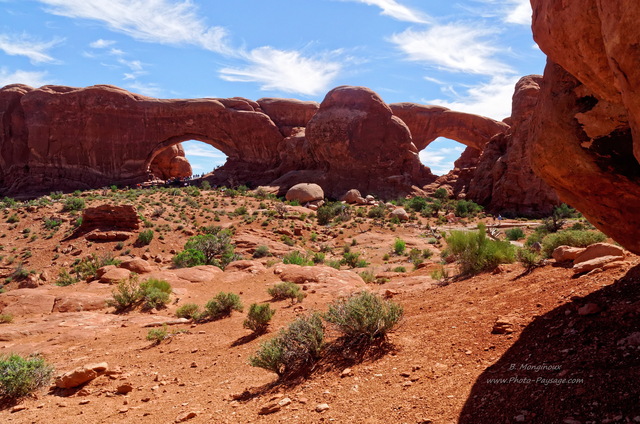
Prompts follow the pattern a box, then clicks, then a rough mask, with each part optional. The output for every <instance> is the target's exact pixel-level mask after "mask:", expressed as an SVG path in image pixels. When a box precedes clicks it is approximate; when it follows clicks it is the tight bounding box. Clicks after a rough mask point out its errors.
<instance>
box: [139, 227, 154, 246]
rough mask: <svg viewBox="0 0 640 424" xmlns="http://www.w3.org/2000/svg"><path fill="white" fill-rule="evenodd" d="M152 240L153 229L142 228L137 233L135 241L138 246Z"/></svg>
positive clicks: (145, 244)
mask: <svg viewBox="0 0 640 424" xmlns="http://www.w3.org/2000/svg"><path fill="white" fill-rule="evenodd" d="M151 240H153V230H143V231H141V232H140V233H139V234H138V240H137V241H136V243H137V244H138V245H139V246H147V245H148V244H149V243H151Z"/></svg>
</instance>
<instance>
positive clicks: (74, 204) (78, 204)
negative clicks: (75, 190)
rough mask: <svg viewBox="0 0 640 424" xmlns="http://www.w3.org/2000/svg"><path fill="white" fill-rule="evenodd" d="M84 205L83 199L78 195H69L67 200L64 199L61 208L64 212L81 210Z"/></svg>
mask: <svg viewBox="0 0 640 424" xmlns="http://www.w3.org/2000/svg"><path fill="white" fill-rule="evenodd" d="M84 207H85V203H84V199H82V198H80V197H69V198H68V199H67V200H65V201H64V206H63V207H62V210H63V211H64V212H71V211H81V210H82V209H84Z"/></svg>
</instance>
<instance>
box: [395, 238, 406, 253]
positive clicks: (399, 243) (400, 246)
mask: <svg viewBox="0 0 640 424" xmlns="http://www.w3.org/2000/svg"><path fill="white" fill-rule="evenodd" d="M406 247H407V243H406V242H405V241H404V240H402V239H400V238H397V239H395V241H394V242H393V253H395V254H396V255H402V254H403V253H404V250H405V248H406Z"/></svg>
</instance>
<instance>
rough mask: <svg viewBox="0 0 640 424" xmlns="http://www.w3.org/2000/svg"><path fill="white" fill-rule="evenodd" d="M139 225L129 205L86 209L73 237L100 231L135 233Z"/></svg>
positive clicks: (134, 212)
mask: <svg viewBox="0 0 640 424" xmlns="http://www.w3.org/2000/svg"><path fill="white" fill-rule="evenodd" d="M139 225H140V218H138V214H137V213H136V210H135V209H134V208H133V206H131V205H120V206H114V205H100V206H97V207H94V208H86V209H85V210H84V211H83V212H82V225H80V227H79V228H78V229H77V230H76V232H75V234H74V235H79V234H85V233H88V232H90V231H93V230H101V231H135V230H137V229H138V227H139Z"/></svg>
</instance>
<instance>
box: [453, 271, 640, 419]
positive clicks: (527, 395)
mask: <svg viewBox="0 0 640 424" xmlns="http://www.w3.org/2000/svg"><path fill="white" fill-rule="evenodd" d="M576 284H579V282H577V283H576ZM572 300H573V302H572V303H569V304H565V305H562V306H560V307H558V308H556V309H554V310H552V311H550V312H549V313H547V314H545V315H543V316H540V317H538V318H536V319H535V320H534V321H533V322H531V324H529V325H528V326H527V328H525V329H524V331H523V332H522V334H521V336H520V338H519V339H518V341H517V342H516V343H515V344H514V345H513V346H512V347H511V348H510V349H509V350H508V351H507V352H505V354H504V355H503V356H502V357H501V358H500V359H499V360H498V361H497V362H496V363H495V364H494V365H492V366H491V367H489V368H487V369H486V370H485V371H484V373H482V374H481V375H480V377H479V378H478V379H477V380H476V382H475V384H474V386H473V388H472V390H471V393H470V395H469V397H468V399H467V401H466V403H465V405H464V408H463V410H462V412H461V414H460V417H459V423H462V424H484V423H490V424H501V423H517V422H524V423H540V424H550V423H569V424H577V423H581V424H586V423H589V422H591V423H603V422H605V423H606V422H611V423H632V422H640V333H639V332H640V265H639V266H636V267H635V268H632V269H631V270H630V271H629V272H628V273H627V274H626V275H625V276H624V277H623V278H621V279H619V280H617V281H615V282H614V283H613V284H611V285H609V286H606V287H604V288H603V289H601V290H598V291H596V292H594V293H591V294H590V295H588V296H586V297H584V298H577V297H576V298H573V299H572ZM590 303H593V304H595V305H597V307H598V309H601V310H600V312H596V313H592V314H588V315H580V314H579V313H578V309H579V308H581V307H583V306H584V305H587V304H590ZM583 312H585V310H583ZM592 312H593V311H592ZM634 333H636V334H635V335H633V334H634ZM607 420H610V421H607Z"/></svg>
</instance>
